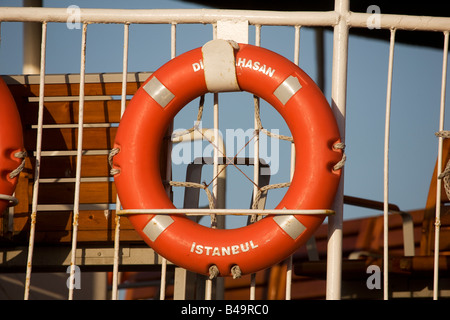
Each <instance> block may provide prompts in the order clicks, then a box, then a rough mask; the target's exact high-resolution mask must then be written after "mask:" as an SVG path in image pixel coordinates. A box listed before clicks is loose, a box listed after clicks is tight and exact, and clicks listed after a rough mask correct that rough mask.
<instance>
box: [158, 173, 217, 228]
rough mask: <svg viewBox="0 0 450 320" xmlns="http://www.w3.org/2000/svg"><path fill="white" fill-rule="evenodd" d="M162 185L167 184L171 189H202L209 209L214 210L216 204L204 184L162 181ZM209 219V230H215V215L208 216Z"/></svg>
mask: <svg viewBox="0 0 450 320" xmlns="http://www.w3.org/2000/svg"><path fill="white" fill-rule="evenodd" d="M164 184H169V185H170V186H172V187H186V188H199V189H203V190H205V192H206V196H207V198H208V204H209V208H210V209H215V207H216V204H215V200H214V197H213V195H212V194H211V191H210V190H209V189H208V186H207V185H206V184H205V183H203V184H202V183H195V182H188V181H164ZM210 217H211V228H213V229H214V228H217V215H216V214H215V213H212V214H210Z"/></svg>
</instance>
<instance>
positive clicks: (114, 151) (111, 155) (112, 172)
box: [108, 148, 120, 176]
mask: <svg viewBox="0 0 450 320" xmlns="http://www.w3.org/2000/svg"><path fill="white" fill-rule="evenodd" d="M119 152H120V149H119V148H113V149H111V151H110V152H109V154H108V163H109V166H110V167H111V170H110V171H109V174H110V175H112V176H114V175H116V174H118V173H120V169H115V168H113V162H112V161H113V158H114V156H115V155H116V154H118V153H119Z"/></svg>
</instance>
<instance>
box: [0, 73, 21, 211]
mask: <svg viewBox="0 0 450 320" xmlns="http://www.w3.org/2000/svg"><path fill="white" fill-rule="evenodd" d="M24 155H25V152H24V151H23V136H22V124H21V121H20V115H19V112H18V111H17V108H16V103H15V102H14V98H13V96H12V95H11V92H10V91H9V88H8V86H7V85H6V83H5V82H4V80H3V79H2V78H1V77H0V170H1V173H0V215H1V214H2V213H3V211H4V210H5V209H6V207H8V206H9V205H11V204H16V201H17V200H16V199H15V198H14V197H13V193H14V190H15V188H16V185H17V180H18V177H17V176H18V173H20V170H21V169H22V167H23V158H24Z"/></svg>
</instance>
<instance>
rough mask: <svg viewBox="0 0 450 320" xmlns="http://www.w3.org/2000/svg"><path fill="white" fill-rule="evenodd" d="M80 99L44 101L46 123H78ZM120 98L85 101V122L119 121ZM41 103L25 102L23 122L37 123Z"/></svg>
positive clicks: (26, 123) (44, 121)
mask: <svg viewBox="0 0 450 320" xmlns="http://www.w3.org/2000/svg"><path fill="white" fill-rule="evenodd" d="M78 106H79V103H78V101H58V102H53V101H52V102H45V103H44V118H43V123H44V124H55V123H62V124H67V123H78ZM120 108H121V101H120V100H99V101H89V100H88V101H85V102H84V112H83V115H84V123H117V122H119V120H120ZM38 109H39V104H38V103H36V102H30V103H24V104H23V105H22V106H21V110H20V112H21V115H22V123H23V124H24V125H36V124H37V117H38Z"/></svg>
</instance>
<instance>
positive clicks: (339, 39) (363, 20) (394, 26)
mask: <svg viewBox="0 0 450 320" xmlns="http://www.w3.org/2000/svg"><path fill="white" fill-rule="evenodd" d="M371 16H372V14H369V13H355V12H350V11H349V0H336V2H335V10H334V11H328V12H278V11H251V10H250V11H248V10H246V11H239V10H215V9H198V10H197V9H192V10H191V9H180V10H172V9H170V10H165V9H161V10H121V9H81V10H80V12H79V22H80V23H81V24H82V26H83V29H82V42H81V55H80V57H81V68H80V95H79V108H80V109H79V120H78V121H79V122H78V135H79V136H78V146H77V165H76V169H77V171H76V178H75V183H76V188H75V190H76V191H75V198H74V207H73V208H74V217H73V219H74V221H73V225H74V229H73V240H72V259H71V275H73V272H74V266H75V262H74V261H75V256H74V252H75V249H76V246H77V217H78V212H79V205H80V203H79V186H80V182H81V174H80V172H81V171H80V170H81V165H82V163H81V155H82V152H83V150H82V140H83V128H84V126H83V104H84V99H85V97H84V79H85V61H86V34H87V30H88V25H89V24H103V23H113V24H120V25H123V26H124V40H123V50H124V51H123V73H122V96H121V105H122V110H121V112H122V113H123V111H124V108H125V102H126V92H125V88H126V82H127V65H128V40H129V25H130V24H169V25H171V58H174V57H175V56H176V39H177V38H176V26H177V25H178V24H211V25H213V26H216V25H217V22H218V21H225V20H227V21H228V20H231V21H247V23H248V25H255V26H256V39H255V41H256V45H260V40H261V35H260V28H261V26H262V25H283V26H293V27H295V40H294V42H295V49H294V50H295V53H294V57H295V58H294V60H295V63H296V64H298V56H299V37H300V27H301V26H308V27H332V28H333V30H334V31H333V33H334V38H333V66H332V92H331V100H332V109H333V112H334V114H335V116H336V119H337V120H338V125H339V129H340V132H341V137H342V141H345V119H346V87H347V59H348V34H349V28H367V21H368V19H369V18H371ZM69 19H71V17H70V13H69V12H68V11H67V10H66V9H65V8H2V10H0V22H1V23H7V22H17V21H19V22H40V23H41V24H42V40H41V51H40V55H41V59H40V77H39V79H40V80H39V84H40V89H39V116H38V124H37V127H36V128H37V132H38V138H37V144H36V160H37V161H36V168H35V170H36V171H35V180H34V185H33V198H32V212H31V219H32V223H31V230H30V241H29V251H28V267H27V275H26V285H25V294H24V298H25V299H28V295H29V287H30V279H31V268H32V258H33V248H34V232H35V229H34V226H35V221H36V218H37V211H38V189H39V183H40V182H41V180H40V157H41V155H42V152H41V143H42V130H43V108H44V98H45V95H44V87H45V75H46V69H45V61H46V59H45V58H46V49H47V24H48V23H49V22H56V23H66V22H67V21H69ZM378 27H379V28H380V29H387V30H390V32H391V33H390V35H391V37H390V50H389V72H388V87H387V95H386V118H385V149H384V168H385V171H384V228H385V232H384V255H383V257H384V261H387V258H388V251H387V249H388V245H387V244H388V242H387V241H388V237H387V235H388V233H387V221H388V200H389V199H388V196H389V172H388V163H389V136H390V100H391V92H392V68H393V57H394V45H395V32H396V30H425V31H433V32H442V33H443V34H444V35H445V42H444V51H443V55H444V58H443V68H442V91H441V114H440V122H439V131H442V130H444V111H445V90H446V81H445V79H446V72H447V56H448V35H449V30H450V18H442V17H416V16H405V15H393V14H380V16H379V26H378ZM214 30H216V29H214ZM218 107H219V105H218V99H217V95H215V97H214V128H215V129H218V124H219V118H218ZM442 139H443V138H442V137H440V138H439V160H440V162H439V164H438V175H439V174H440V173H441V172H442V161H441V155H442ZM292 147H293V145H292ZM214 157H215V159H216V160H217V157H218V154H217V152H215V154H214ZM255 157H256V159H258V158H259V155H258V150H257V149H256V150H255ZM168 159H170V157H168ZM258 163H259V161H255V164H258ZM214 170H215V171H214V172H216V173H217V161H215V168H214ZM257 171H258V170H257V165H255V172H257ZM255 179H257V175H256V176H255ZM437 183H438V185H437V187H438V190H440V187H441V180H440V179H438V182H437ZM217 193H218V190H217V187H216V186H215V187H214V194H215V195H216V196H217ZM437 203H440V192H437ZM116 207H117V208H120V201H119V199H117V202H116ZM334 210H335V213H336V214H335V215H333V216H331V217H329V240H328V249H327V250H328V255H327V259H328V261H327V295H326V297H327V299H340V297H341V273H342V224H343V179H342V180H341V184H340V187H339V191H338V195H337V197H336V202H335V205H334ZM435 225H436V233H435V239H436V243H435V248H436V250H435V255H436V256H435V269H434V282H433V283H434V288H433V297H434V298H435V299H437V298H438V294H437V293H438V279H439V276H438V268H437V263H438V254H439V250H437V249H438V248H439V227H440V206H439V205H437V206H436V224H435ZM119 238H120V216H117V218H116V229H115V245H114V252H115V259H114V268H113V274H114V278H113V299H117V298H118V294H117V286H118V263H119V259H118V253H119V246H120V243H119ZM165 264H166V262H165V261H163V272H162V281H164V280H165V279H164V278H165V269H164V266H165ZM384 265H385V272H384V298H385V299H387V298H388V272H387V271H388V270H387V263H385V264H384ZM291 268H292V264H290V266H289V267H288V276H287V279H288V280H287V282H288V286H287V293H286V297H287V298H288V299H289V298H290V287H289V284H290V281H291V280H290V278H291V272H292V270H291ZM210 285H211V284H210V283H208V288H210ZM161 288H164V283H163V284H162V285H161ZM254 288H255V287H254V281H253V284H252V289H251V298H254V295H255V292H254ZM209 291H210V289H209ZM164 295H165V293H164V289H162V290H161V298H164ZM208 296H210V295H209V294H207V298H208ZM72 298H73V289H71V290H70V292H69V299H72Z"/></svg>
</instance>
